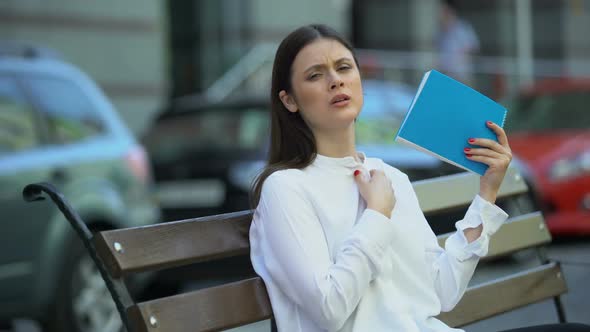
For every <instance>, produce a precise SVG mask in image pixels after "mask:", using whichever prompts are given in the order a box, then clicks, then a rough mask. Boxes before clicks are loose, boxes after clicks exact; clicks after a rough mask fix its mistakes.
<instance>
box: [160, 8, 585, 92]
mask: <svg viewBox="0 0 590 332" xmlns="http://www.w3.org/2000/svg"><path fill="white" fill-rule="evenodd" d="M457 4H458V6H459V12H460V14H461V16H462V17H463V18H465V19H466V20H468V21H469V22H470V23H471V24H472V25H473V27H474V29H475V31H476V33H477V35H478V37H479V38H480V42H481V50H480V52H479V55H481V56H484V60H486V61H487V62H486V63H484V65H486V64H487V65H486V66H483V67H482V68H480V69H479V70H481V71H482V73H483V74H485V75H482V77H480V81H482V82H480V86H481V88H482V89H484V90H485V89H492V88H493V87H492V85H502V87H503V89H507V90H513V89H515V88H516V87H517V86H518V85H520V84H524V83H528V82H530V81H532V80H533V79H535V78H539V77H540V76H543V75H545V76H547V75H549V76H551V75H552V76H557V75H574V76H575V75H587V74H588V73H590V71H589V68H588V65H587V63H586V60H585V59H587V58H588V56H590V40H589V39H587V38H586V39H584V37H583V35H584V34H583V33H580V32H581V31H588V29H589V28H590V1H588V0H559V1H552V0H535V1H531V0H522V1H513V0H498V1H469V0H462V1H457ZM439 6H440V3H439V1H438V0H396V1H393V0H392V1H386V0H326V1H312V0H302V1H286V0H285V1H274V0H203V1H192V0H180V1H171V2H170V13H171V18H172V28H171V31H172V34H171V35H172V40H173V43H172V54H173V61H172V65H173V67H174V68H175V69H174V78H173V81H174V85H175V88H174V95H183V94H187V93H191V92H194V91H201V90H203V89H206V88H207V87H208V86H209V85H210V84H212V83H213V82H214V81H215V79H216V78H217V77H219V76H220V75H222V73H223V72H224V71H226V70H227V69H229V68H230V67H231V66H232V65H233V64H235V63H236V62H237V61H238V60H239V59H240V57H241V56H243V55H244V54H246V53H247V51H248V50H249V49H251V48H252V47H253V46H254V45H256V44H257V43H262V42H274V43H276V42H278V41H280V40H281V39H282V38H283V37H284V36H285V35H286V34H287V33H288V32H289V31H291V30H292V29H293V28H295V27H297V26H300V25H302V24H306V23H313V22H321V23H326V24H329V25H331V26H333V27H334V28H336V29H337V30H339V31H341V32H343V33H344V34H345V35H346V36H348V37H349V38H350V39H351V40H352V41H353V42H354V44H355V46H356V47H359V48H363V49H378V50H389V51H392V52H393V53H395V52H402V53H403V52H406V54H407V52H413V53H414V54H412V57H411V59H412V63H411V64H410V65H408V66H411V67H412V68H407V69H408V70H411V71H412V75H409V78H408V76H407V75H406V76H403V77H402V78H403V80H406V81H409V83H416V82H417V81H418V80H419V79H420V77H421V75H422V73H423V72H424V71H425V70H428V69H430V68H432V65H433V52H434V49H435V48H434V45H435V40H434V39H435V36H436V32H437V29H438V11H439ZM180 17H182V19H179V18H180ZM189 31H190V34H192V35H190V34H189ZM535 59H541V60H544V61H540V62H539V61H534V60H535ZM545 60H546V61H545ZM553 60H555V61H553ZM385 62H387V61H385ZM386 65H388V64H387V63H386ZM480 67H481V66H480ZM484 67H485V68H484ZM402 69H403V68H402ZM477 70H478V69H476V71H477ZM502 73H503V75H504V77H500V76H499V75H500V74H502ZM385 78H386V79H398V78H399V77H398V76H395V75H393V76H392V75H390V76H389V77H385Z"/></svg>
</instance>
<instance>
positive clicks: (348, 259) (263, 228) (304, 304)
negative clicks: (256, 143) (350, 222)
mask: <svg viewBox="0 0 590 332" xmlns="http://www.w3.org/2000/svg"><path fill="white" fill-rule="evenodd" d="M288 175H293V174H284V173H283V174H279V173H274V174H272V175H271V176H270V177H268V178H267V179H266V181H265V183H264V185H263V188H262V193H261V199H260V203H259V205H258V207H257V209H256V211H255V214H254V219H253V226H252V227H253V229H252V230H251V232H250V242H251V246H252V257H251V258H252V262H253V265H254V267H255V269H257V266H259V265H260V264H261V265H262V268H258V269H257V270H264V271H266V272H267V273H268V275H267V276H266V278H270V279H271V280H272V282H273V283H274V284H275V285H277V286H278V288H280V290H281V291H282V292H283V293H284V294H286V296H287V297H288V298H290V299H291V300H292V301H293V302H294V303H296V304H297V305H298V306H299V308H301V310H304V311H305V312H306V313H307V314H308V315H309V316H310V317H312V319H314V320H315V322H316V323H317V324H318V325H319V326H321V327H322V328H324V329H326V330H330V331H332V330H338V329H339V328H340V327H342V326H343V325H344V323H345V322H346V320H347V319H348V317H349V316H350V314H351V313H352V312H353V310H354V308H355V307H356V306H357V304H358V302H359V300H360V298H361V296H362V294H363V293H364V292H365V290H366V288H367V287H368V285H369V282H370V281H371V280H373V279H374V278H375V277H376V275H378V274H379V272H380V271H381V270H382V268H383V265H384V264H386V263H387V260H386V257H385V256H386V253H387V250H386V249H387V248H388V246H389V243H390V239H391V238H392V233H393V228H392V225H391V221H390V220H389V219H388V218H387V217H385V216H384V215H383V214H381V213H379V212H377V211H374V210H371V209H365V211H364V212H363V214H362V216H361V217H360V219H359V220H358V222H357V224H356V225H355V226H354V227H353V229H352V231H351V232H350V234H348V236H347V237H346V239H345V240H344V241H343V244H342V245H341V246H340V247H339V249H338V252H336V253H334V255H332V256H331V255H330V252H329V250H328V246H327V244H326V240H325V236H324V231H323V228H322V226H321V224H320V222H319V219H318V217H317V215H316V213H315V212H314V209H313V206H312V204H311V202H310V201H309V200H308V199H307V197H306V195H305V193H304V192H303V190H302V188H301V186H300V184H299V183H297V182H296V181H294V179H293V177H289V176H288ZM332 257H334V259H332ZM257 272H258V271H257ZM259 274H261V273H259ZM261 276H262V277H263V279H265V273H263V274H261ZM267 281H269V280H265V282H267Z"/></svg>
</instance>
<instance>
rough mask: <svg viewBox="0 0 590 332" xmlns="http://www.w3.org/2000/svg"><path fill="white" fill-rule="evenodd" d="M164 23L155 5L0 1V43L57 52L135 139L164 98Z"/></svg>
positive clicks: (105, 0)
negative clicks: (98, 91)
mask: <svg viewBox="0 0 590 332" xmlns="http://www.w3.org/2000/svg"><path fill="white" fill-rule="evenodd" d="M165 22H166V12H165V8H164V6H163V1H158V0H151V1H141V0H126V1H118V0H93V1H90V0H89V1H74V0H52V1H50V2H48V1H41V0H37V1H34V0H29V1H20V0H8V1H1V2H0V39H4V40H22V41H28V42H32V43H35V44H40V45H44V46H47V47H51V48H53V49H55V50H56V51H58V52H59V53H60V55H61V56H62V58H63V59H64V60H65V61H68V62H70V63H73V64H74V65H76V66H78V67H79V68H81V69H82V70H83V71H85V72H86V73H88V74H89V75H90V76H91V77H92V78H93V79H94V80H95V81H97V83H98V84H99V85H100V86H101V87H102V88H103V89H104V90H105V92H106V94H107V95H108V96H109V97H110V98H111V100H112V101H113V103H114V104H115V106H116V108H117V109H118V111H119V112H120V114H121V115H122V117H123V119H124V120H125V121H126V122H127V124H128V125H129V126H130V128H131V129H132V130H133V131H134V132H135V133H138V134H139V133H140V132H141V131H142V130H143V128H144V127H145V125H146V123H147V121H148V120H149V119H150V117H151V115H152V114H153V113H154V111H155V110H156V109H158V108H159V107H161V105H162V104H163V103H164V102H165V99H166V96H167V86H168V82H167V77H168V73H167V61H166V47H167V45H166V36H167V28H166V23H165Z"/></svg>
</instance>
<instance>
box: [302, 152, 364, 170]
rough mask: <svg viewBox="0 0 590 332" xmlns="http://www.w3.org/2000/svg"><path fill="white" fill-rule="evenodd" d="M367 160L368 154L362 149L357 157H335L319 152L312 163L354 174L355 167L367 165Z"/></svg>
mask: <svg viewBox="0 0 590 332" xmlns="http://www.w3.org/2000/svg"><path fill="white" fill-rule="evenodd" d="M365 160H366V156H365V154H364V153H363V152H361V151H358V152H357V157H356V158H355V157H353V156H346V157H340V158H335V157H328V156H324V155H321V154H319V153H317V154H316V157H315V160H314V161H313V163H312V164H313V165H315V166H319V167H323V168H330V169H334V170H335V171H340V172H345V173H347V174H348V173H350V174H352V172H353V171H354V170H355V169H358V168H361V167H363V166H364V165H365Z"/></svg>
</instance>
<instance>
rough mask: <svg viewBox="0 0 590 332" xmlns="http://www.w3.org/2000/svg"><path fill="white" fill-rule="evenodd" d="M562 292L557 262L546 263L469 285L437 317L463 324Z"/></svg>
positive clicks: (451, 324)
mask: <svg viewBox="0 0 590 332" xmlns="http://www.w3.org/2000/svg"><path fill="white" fill-rule="evenodd" d="M565 292H567V286H566V284H565V280H564V278H563V277H562V273H561V268H560V266H559V265H557V264H556V263H549V264H545V265H542V266H539V267H535V268H532V269H529V270H526V271H523V272H520V273H516V274H513V275H512V276H507V277H504V278H501V279H497V280H494V281H491V282H487V283H484V284H481V285H478V286H474V287H471V288H469V289H468V290H467V292H466V293H465V295H464V296H463V298H462V299H461V301H460V302H459V304H457V306H456V307H455V308H454V309H453V310H452V311H451V312H445V313H442V314H440V315H439V316H438V318H439V319H441V320H442V321H444V322H445V323H447V324H448V325H450V326H452V327H458V326H463V325H467V324H469V323H472V322H475V321H479V320H482V319H485V318H489V317H492V316H495V315H498V314H501V313H504V312H507V311H510V310H512V309H516V308H520V307H522V306H525V305H528V304H532V303H535V302H539V301H542V300H545V299H549V298H552V297H554V296H558V295H561V294H563V293H565Z"/></svg>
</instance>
